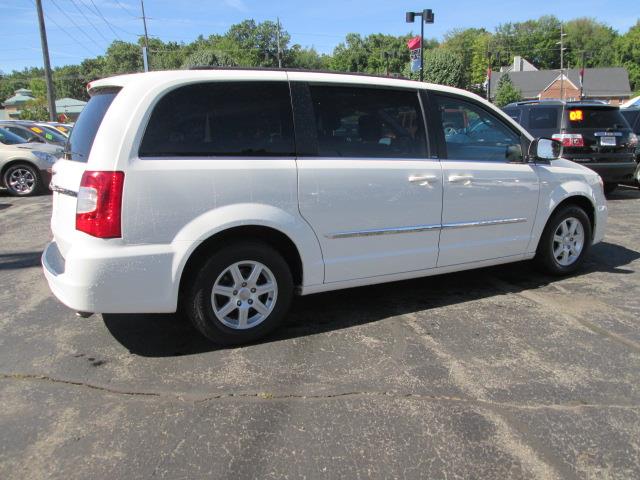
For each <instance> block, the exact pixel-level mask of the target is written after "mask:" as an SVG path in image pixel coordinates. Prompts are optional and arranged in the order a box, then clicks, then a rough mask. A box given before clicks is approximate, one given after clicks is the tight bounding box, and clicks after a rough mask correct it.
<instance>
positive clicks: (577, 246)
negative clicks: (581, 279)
mask: <svg viewBox="0 0 640 480" xmlns="http://www.w3.org/2000/svg"><path fill="white" fill-rule="evenodd" d="M584 240H585V236H584V228H583V226H582V223H581V222H580V220H578V219H577V218H575V217H568V218H565V219H563V220H562V221H561V222H560V224H559V225H558V226H557V227H556V230H555V232H554V234H553V240H552V241H553V246H552V250H553V258H554V259H555V261H556V262H558V264H559V265H561V266H563V267H568V266H569V265H572V264H573V263H575V262H576V260H578V258H579V257H580V254H581V253H582V249H583V248H584Z"/></svg>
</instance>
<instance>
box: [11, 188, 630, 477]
mask: <svg viewBox="0 0 640 480" xmlns="http://www.w3.org/2000/svg"><path fill="white" fill-rule="evenodd" d="M50 202H51V197H50V196H42V197H36V198H20V199H18V198H12V197H8V196H7V195H6V194H5V193H4V192H0V405H2V408H1V409H0V478H2V479H23V478H38V479H40V478H64V479H74V478H78V479H84V478H133V479H135V478H170V479H180V478H185V479H187V478H188V479H193V478H220V479H223V478H233V479H236V478H338V477H340V478H465V479H467V478H537V479H547V478H550V479H553V478H558V479H577V478H580V479H582V478H586V479H602V478H605V479H618V478H620V479H627V478H629V479H631V478H640V324H639V319H640V227H638V225H640V191H639V190H638V189H634V188H630V187H621V188H620V189H619V190H618V191H617V192H616V193H614V194H613V195H612V197H611V199H610V201H609V207H610V223H609V228H608V232H607V238H606V240H605V242H604V243H603V244H600V245H597V246H595V247H594V248H593V250H592V251H591V254H590V257H589V258H588V260H587V263H586V265H585V268H584V269H583V270H582V271H581V272H580V273H579V274H577V275H575V276H573V277H570V278H564V279H555V278H550V277H546V276H543V275H540V274H538V273H537V272H535V271H534V270H532V269H531V267H530V266H529V264H527V263H518V264H513V265H507V266H501V267H494V268H488V269H482V270H477V271H469V272H462V273H457V274H451V275H445V276H439V277H431V278H424V279H419V280H412V281H406V282H398V283H393V284H388V285H378V286H373V287H365V288H358V289H351V290H344V291H340V292H332V293H325V294H320V295H315V296H309V297H303V298H298V299H296V301H295V304H294V308H293V311H292V313H291V315H290V320H289V323H288V324H287V325H286V326H285V327H284V328H282V329H281V330H280V331H278V332H277V333H276V334H275V335H273V336H272V337H270V338H268V339H266V340H265V341H263V342H261V343H259V344H256V345H251V346H247V347H243V348H232V349H217V348H215V347H212V346H211V345H209V344H208V343H207V342H206V341H205V340H204V339H201V338H200V337H199V336H198V334H197V333H196V332H195V331H194V330H193V329H192V328H191V327H190V325H189V324H188V323H187V322H186V321H184V320H183V319H181V318H180V317H178V316H174V315H104V316H102V315H94V316H92V317H90V318H88V319H81V318H77V317H76V316H75V315H74V313H73V312H71V311H70V310H68V309H67V308H66V307H64V306H63V305H61V304H60V303H59V302H58V301H57V300H56V299H55V298H54V297H53V296H52V295H51V293H50V292H49V289H48V287H47V286H46V282H45V280H44V277H43V275H42V273H41V269H40V264H39V260H40V252H41V251H42V249H43V247H44V245H45V243H46V242H47V241H48V239H49V236H50V232H49V216H50Z"/></svg>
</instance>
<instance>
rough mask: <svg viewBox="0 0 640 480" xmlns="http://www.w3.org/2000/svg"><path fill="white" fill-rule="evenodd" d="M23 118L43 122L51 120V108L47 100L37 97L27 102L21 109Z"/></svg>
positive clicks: (21, 117)
mask: <svg viewBox="0 0 640 480" xmlns="http://www.w3.org/2000/svg"><path fill="white" fill-rule="evenodd" d="M20 119H21V120H36V121H41V122H47V121H49V109H48V108H47V101H46V100H43V99H41V98H36V99H35V100H31V101H30V102H27V103H26V104H25V105H24V106H23V107H22V109H21V110H20Z"/></svg>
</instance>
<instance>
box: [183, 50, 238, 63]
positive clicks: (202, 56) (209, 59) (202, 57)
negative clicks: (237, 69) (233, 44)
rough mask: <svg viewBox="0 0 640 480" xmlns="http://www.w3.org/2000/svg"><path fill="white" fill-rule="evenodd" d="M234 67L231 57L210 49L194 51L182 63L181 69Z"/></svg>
mask: <svg viewBox="0 0 640 480" xmlns="http://www.w3.org/2000/svg"><path fill="white" fill-rule="evenodd" d="M234 66H236V63H235V61H234V59H233V57H232V56H230V55H228V54H227V53H226V52H224V51H219V50H218V51H216V50H214V49H213V48H212V47H209V48H202V49H200V50H196V51H195V52H193V53H192V54H191V55H189V56H188V57H187V58H186V59H185V60H184V62H183V63H182V68H197V67H234Z"/></svg>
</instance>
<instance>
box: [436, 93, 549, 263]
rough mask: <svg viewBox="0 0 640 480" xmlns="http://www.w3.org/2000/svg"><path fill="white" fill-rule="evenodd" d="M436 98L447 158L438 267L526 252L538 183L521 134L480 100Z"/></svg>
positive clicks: (442, 140)
mask: <svg viewBox="0 0 640 480" xmlns="http://www.w3.org/2000/svg"><path fill="white" fill-rule="evenodd" d="M432 98H433V101H432V105H433V106H434V107H433V109H432V111H433V113H434V114H435V115H436V117H437V118H434V119H433V122H432V125H434V130H437V132H436V133H437V134H438V135H439V136H440V140H441V145H442V146H443V149H444V151H443V152H442V154H443V157H445V158H443V160H442V171H443V189H444V195H443V209H442V233H441V236H440V255H439V259H438V266H439V267H445V266H450V265H458V264H464V263H469V262H476V261H482V260H492V259H497V258H508V257H513V256H517V255H521V254H523V253H525V252H526V249H527V246H528V244H529V240H530V238H531V232H532V228H533V224H534V220H535V216H536V211H537V207H538V195H539V190H540V188H539V181H538V175H537V173H536V171H535V166H534V165H531V164H528V163H525V162H523V152H522V144H521V137H520V134H519V133H518V132H517V131H516V130H515V129H512V127H511V126H509V125H508V124H507V122H506V121H505V120H503V119H501V118H499V117H498V116H497V115H494V114H493V113H491V112H490V111H489V110H488V109H485V108H484V107H483V106H482V105H480V104H478V103H475V102H473V101H470V100H463V99H461V98H458V97H454V96H451V97H449V96H444V95H433V96H432Z"/></svg>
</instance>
